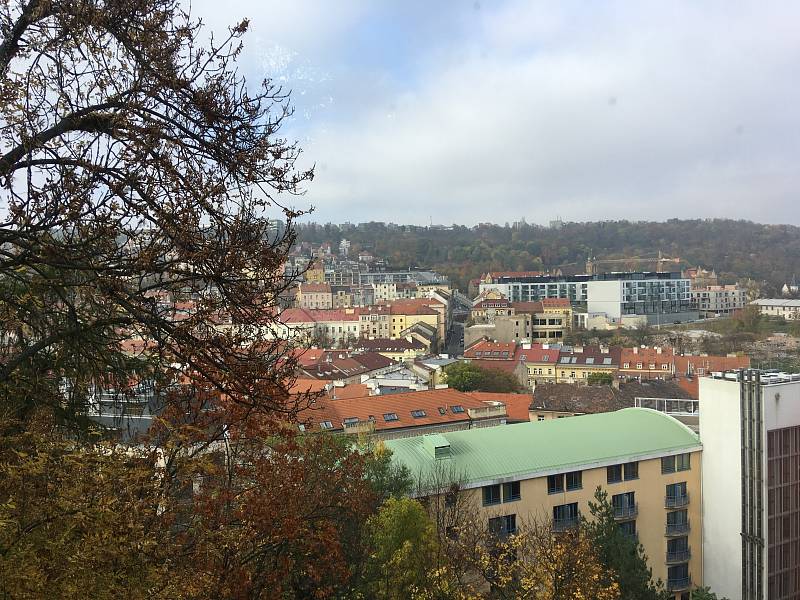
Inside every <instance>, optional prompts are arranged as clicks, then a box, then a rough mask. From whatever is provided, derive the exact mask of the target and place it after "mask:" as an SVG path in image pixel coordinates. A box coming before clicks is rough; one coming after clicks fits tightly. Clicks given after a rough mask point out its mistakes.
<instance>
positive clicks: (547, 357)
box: [515, 344, 560, 364]
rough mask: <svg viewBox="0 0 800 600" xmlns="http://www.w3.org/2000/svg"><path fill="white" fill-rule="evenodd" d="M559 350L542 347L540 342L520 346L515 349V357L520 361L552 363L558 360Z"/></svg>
mask: <svg viewBox="0 0 800 600" xmlns="http://www.w3.org/2000/svg"><path fill="white" fill-rule="evenodd" d="M559 354H560V350H559V349H558V348H553V347H552V346H551V347H548V348H543V347H542V344H531V347H530V348H523V347H522V346H520V347H519V348H518V349H517V353H516V355H515V358H516V359H517V360H520V361H522V362H532V363H552V364H555V363H557V362H558V356H559Z"/></svg>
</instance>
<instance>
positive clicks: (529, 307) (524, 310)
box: [511, 302, 544, 314]
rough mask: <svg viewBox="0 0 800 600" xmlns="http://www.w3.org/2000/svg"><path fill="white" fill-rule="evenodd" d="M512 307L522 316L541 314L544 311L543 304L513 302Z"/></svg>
mask: <svg viewBox="0 0 800 600" xmlns="http://www.w3.org/2000/svg"><path fill="white" fill-rule="evenodd" d="M511 306H513V307H514V311H516V312H517V313H520V314H532V313H540V312H542V311H543V310H544V307H543V306H542V303H541V302H512V303H511Z"/></svg>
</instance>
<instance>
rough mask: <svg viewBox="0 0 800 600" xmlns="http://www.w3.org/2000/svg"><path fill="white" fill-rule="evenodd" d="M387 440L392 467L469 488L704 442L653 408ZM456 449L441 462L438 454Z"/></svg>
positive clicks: (637, 457) (659, 453) (661, 453)
mask: <svg viewBox="0 0 800 600" xmlns="http://www.w3.org/2000/svg"><path fill="white" fill-rule="evenodd" d="M435 435H436V438H437V439H436V440H433V442H434V443H431V442H430V441H428V440H427V438H429V437H432V436H427V435H421V436H416V437H409V438H402V439H395V440H388V441H386V442H385V445H386V447H387V448H388V449H389V450H391V451H392V453H393V460H395V461H397V462H398V463H401V464H404V465H405V466H407V467H408V468H409V469H410V470H411V472H412V474H414V475H415V476H416V477H422V478H423V479H424V478H426V477H429V476H430V475H432V474H433V473H434V472H436V471H437V470H439V472H440V473H441V471H440V470H441V469H446V470H447V472H449V473H451V475H455V476H456V477H458V478H459V479H460V481H461V483H462V484H464V485H469V484H473V485H483V484H485V483H486V482H489V481H494V480H514V479H529V478H531V477H541V476H543V475H548V474H551V473H557V472H562V471H571V470H578V469H582V468H592V467H599V466H604V465H609V464H616V463H622V462H628V461H632V460H640V459H646V458H654V457H657V456H665V455H669V454H678V453H681V452H686V451H687V450H695V449H699V448H700V438H699V436H698V435H697V434H695V433H694V432H693V431H692V430H691V429H689V428H688V427H686V426H685V425H684V424H683V423H681V422H680V421H678V420H676V419H673V418H672V417H670V416H668V415H666V414H664V413H661V412H658V411H655V410H651V409H647V408H626V409H623V410H618V411H616V412H609V413H600V414H593V415H582V416H578V417H566V418H563V419H551V420H546V421H537V422H530V423H519V424H516V425H498V426H494V427H482V428H477V429H468V430H463V431H453V432H448V433H444V434H441V433H440V434H435ZM443 439H444V440H446V443H449V446H450V448H449V452H439V456H442V457H443V458H438V459H436V458H434V452H433V451H432V450H431V448H432V447H435V446H438V447H441V446H442V444H443V443H445V442H444V441H443Z"/></svg>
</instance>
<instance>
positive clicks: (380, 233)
mask: <svg viewBox="0 0 800 600" xmlns="http://www.w3.org/2000/svg"><path fill="white" fill-rule="evenodd" d="M298 233H299V239H300V240H301V241H307V242H312V243H321V242H331V243H332V244H334V245H338V243H339V241H340V240H341V239H343V238H344V239H348V240H350V242H351V244H352V248H351V252H353V251H355V252H357V251H360V250H365V251H369V252H371V253H372V254H374V255H375V256H376V257H383V258H386V259H387V260H388V261H389V263H390V264H391V265H392V266H396V267H398V268H407V267H409V266H412V267H425V268H431V269H435V270H437V271H440V272H441V273H444V274H446V275H448V276H449V277H450V278H451V280H452V281H453V283H454V284H455V285H456V286H457V287H459V288H461V289H466V287H467V284H468V282H469V280H470V279H472V278H476V277H478V276H480V274H481V273H485V272H487V271H490V270H515V271H516V270H550V269H556V268H561V269H562V270H563V271H564V272H565V273H570V272H571V273H575V272H584V267H585V263H586V260H587V258H589V257H596V258H604V259H606V258H625V257H634V256H645V257H653V256H655V255H657V253H658V252H659V251H661V252H663V253H664V255H667V256H671V257H680V258H681V262H680V265H676V264H670V265H669V266H670V267H671V268H673V269H677V268H678V266H683V267H686V266H697V265H699V266H702V267H706V268H712V267H713V268H714V269H716V272H717V274H718V275H719V276H720V281H721V282H722V283H734V282H736V281H737V280H740V279H753V280H755V281H757V282H759V283H760V284H761V285H762V289H763V292H764V293H767V294H775V293H778V291H779V289H780V288H781V287H782V286H783V284H784V283H786V282H788V281H791V280H792V279H793V277H795V275H800V273H798V271H799V270H800V227H796V226H793V225H763V224H759V223H753V222H750V221H734V220H727V219H706V220H703V219H694V220H680V219H671V220H669V221H665V222H645V221H636V222H634V221H602V222H594V223H564V224H563V226H560V227H557V228H549V227H543V226H539V225H531V224H525V223H522V224H515V225H514V226H509V225H508V224H506V225H505V226H503V225H492V224H480V225H477V226H475V227H465V226H461V225H453V226H452V227H448V228H439V227H421V226H414V225H394V224H385V223H374V222H373V223H360V224H358V225H334V224H326V225H320V224H316V223H309V224H304V225H301V226H299V227H298ZM651 268H653V267H651ZM619 270H627V267H625V266H623V267H621V268H620V269H619Z"/></svg>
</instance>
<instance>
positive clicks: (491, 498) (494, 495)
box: [483, 484, 500, 506]
mask: <svg viewBox="0 0 800 600" xmlns="http://www.w3.org/2000/svg"><path fill="white" fill-rule="evenodd" d="M492 504H500V485H499V484H498V485H486V486H484V487H483V505H484V506H491V505H492Z"/></svg>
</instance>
